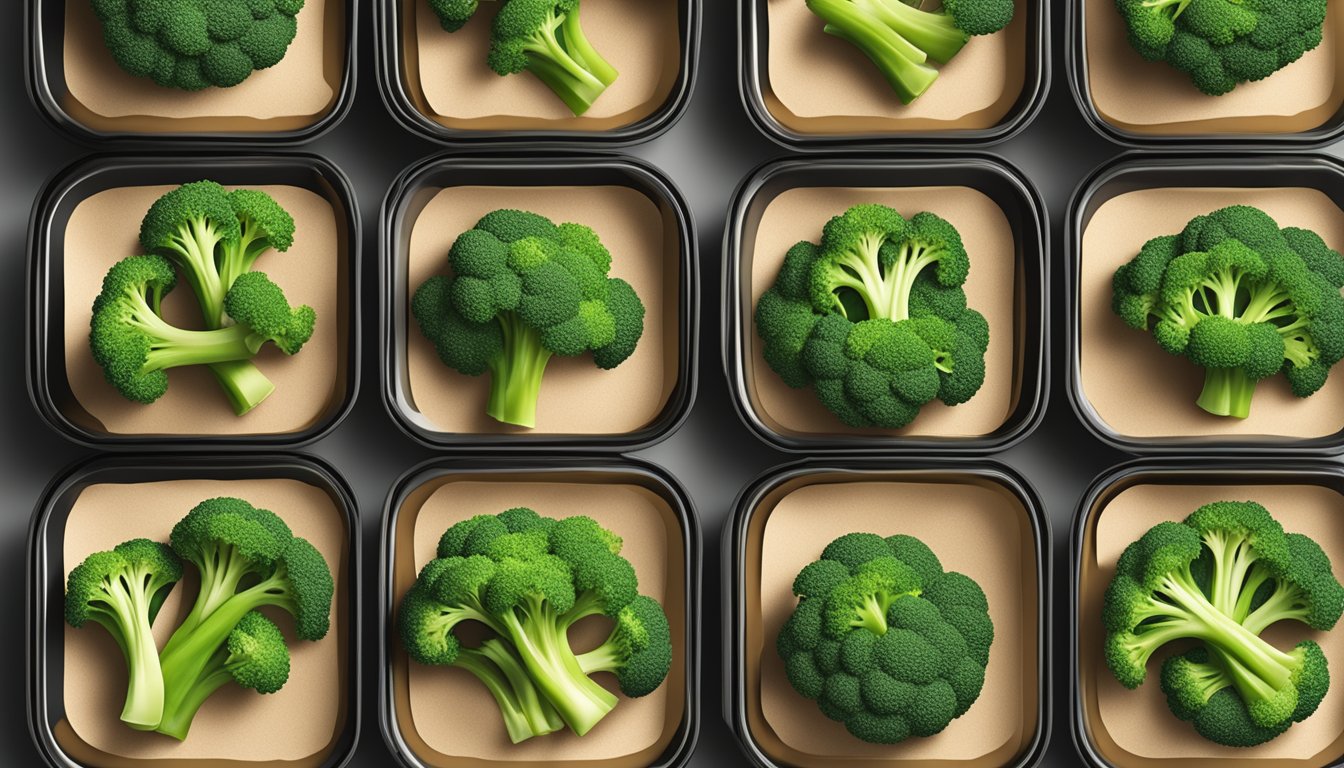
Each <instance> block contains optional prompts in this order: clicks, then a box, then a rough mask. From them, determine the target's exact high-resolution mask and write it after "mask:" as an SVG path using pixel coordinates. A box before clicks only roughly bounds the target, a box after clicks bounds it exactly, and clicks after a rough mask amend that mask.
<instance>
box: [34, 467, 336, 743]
mask: <svg viewBox="0 0 1344 768" xmlns="http://www.w3.org/2000/svg"><path fill="white" fill-rule="evenodd" d="M239 480H241V481H249V480H260V481H269V480H289V481H297V482H299V483H303V484H304V485H307V486H312V487H313V488H315V489H317V490H318V491H319V492H320V493H321V494H323V496H324V497H325V498H326V499H327V500H329V503H330V504H331V506H332V508H333V509H334V510H335V512H336V514H337V515H338V516H339V521H338V523H339V525H340V526H341V528H342V533H341V537H340V538H341V539H342V547H343V548H344V558H345V563H346V566H345V569H344V572H343V573H341V572H339V571H338V572H337V573H335V574H334V575H335V576H336V580H337V585H338V586H337V593H336V594H337V598H338V599H340V598H341V597H342V596H343V597H344V603H343V604H341V607H340V610H341V613H342V614H343V616H344V621H342V622H340V623H337V624H334V625H333V627H332V631H331V632H330V633H329V634H328V635H327V638H325V640H326V641H327V642H336V643H339V644H340V647H341V651H340V656H339V657H340V658H341V659H342V664H343V670H342V672H341V674H342V676H343V678H344V679H343V680H342V681H341V682H340V683H339V684H338V685H337V688H338V689H339V691H340V696H341V698H342V701H341V703H340V706H338V708H337V715H336V721H335V732H334V733H333V734H332V738H331V740H330V742H328V744H327V745H326V747H325V748H323V749H322V750H321V751H320V752H318V753H315V754H314V755H312V756H310V757H309V758H306V759H305V760H300V761H298V762H295V763H286V764H294V765H308V766H312V768H319V767H320V768H339V767H340V766H343V765H345V764H346V763H348V762H350V759H351V757H352V756H353V754H354V750H355V745H356V744H357V743H358V741H359V734H360V724H361V719H362V712H361V708H360V706H359V701H360V689H361V687H362V678H361V668H362V665H363V654H362V653H361V650H360V644H361V627H362V625H363V621H362V616H361V606H362V600H361V595H360V588H359V585H360V584H361V572H362V570H361V569H362V557H361V543H360V535H359V531H360V527H359V520H358V515H357V512H356V508H355V501H354V496H353V494H352V493H351V490H350V488H349V486H347V485H346V483H345V481H344V480H343V479H342V478H341V477H340V476H339V475H337V474H336V472H335V471H334V470H333V469H331V468H330V467H329V466H327V465H326V464H325V463H324V462H321V461H319V460H317V459H314V458H312V457H306V456H301V455H295V454H291V455H284V456H282V455H269V454H258V455H255V456H246V457H244V456H235V455H214V456H210V455H199V456H190V457H181V456H166V455H162V454H134V455H124V456H117V457H106V458H101V459H95V460H92V461H88V462H81V463H79V464H77V465H75V466H73V467H71V468H69V469H67V470H66V471H65V472H63V473H62V474H61V475H60V476H58V477H57V478H56V479H55V480H53V481H52V482H51V483H50V484H49V485H48V487H47V490H46V491H45V492H44V494H43V496H42V499H41V500H40V501H39V503H38V506H37V508H36V509H35V510H34V512H33V520H32V526H31V529H30V531H29V541H28V555H27V565H28V573H27V584H28V589H27V606H26V608H27V629H26V634H27V642H28V648H29V658H28V669H27V681H26V683H27V689H26V690H27V695H28V700H29V703H28V716H29V722H28V726H29V732H30V734H31V736H32V738H33V741H34V743H35V744H36V745H37V747H38V749H39V751H40V753H41V756H42V759H43V760H44V761H46V763H47V764H48V765H51V766H56V767H57V768H79V767H80V766H84V765H89V764H90V763H88V762H86V761H87V760H90V759H93V760H101V759H102V758H99V757H97V755H99V754H100V753H99V752H98V750H97V747H91V746H90V745H88V744H86V743H85V742H84V741H83V739H82V738H81V735H75V732H74V731H71V729H70V726H69V724H68V721H67V720H66V705H65V701H64V666H63V665H64V648H65V641H64V637H65V621H64V608H63V605H64V600H65V597H64V596H65V572H66V565H67V564H66V563H65V562H64V556H63V554H62V551H63V545H64V539H65V536H66V519H67V516H68V515H69V514H70V512H71V510H72V508H73V507H74V505H75V503H76V501H77V499H78V498H79V496H80V494H81V493H83V492H84V491H85V490H86V489H88V488H90V487H93V486H99V485H121V484H135V483H159V482H172V481H179V482H180V481H239ZM147 503H152V500H150V501H147ZM181 511H182V512H183V513H185V512H186V510H185V509H184V510H181ZM167 535H168V531H167V530H164V531H163V539H162V540H163V541H166V540H167ZM116 543H118V542H117V541H116V540H115V539H114V540H111V541H107V542H105V546H106V547H108V548H110V547H112V546H113V545H115V544H116ZM96 631H100V632H101V631H102V630H96ZM91 750H92V751H91ZM147 762H153V761H147ZM198 763H199V764H212V763H211V762H210V761H196V760H185V761H183V762H182V763H181V764H182V765H184V766H190V765H193V764H198ZM118 764H125V763H124V762H123V763H118ZM254 764H257V765H265V764H266V763H265V762H264V761H256V762H254Z"/></svg>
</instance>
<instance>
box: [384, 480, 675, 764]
mask: <svg viewBox="0 0 1344 768" xmlns="http://www.w3.org/2000/svg"><path fill="white" fill-rule="evenodd" d="M662 493H663V492H662V490H661V489H659V488H658V487H657V486H656V485H655V484H653V483H651V482H649V481H648V480H646V479H645V478H643V477H641V476H639V475H637V474H634V473H623V472H620V471H601V472H597V471H584V472H547V473H528V472H525V471H519V472H509V473H504V474H500V473H490V474H486V473H473V472H467V473H460V474H451V475H445V476H441V477H438V478H435V479H432V480H430V481H428V482H426V483H425V484H424V485H422V486H420V487H419V488H416V489H415V490H414V491H412V492H411V494H410V495H408V496H407V497H406V500H405V501H404V502H403V504H402V506H401V509H400V510H399V511H398V513H397V519H396V524H395V530H394V532H393V536H394V539H395V540H394V542H393V544H392V547H393V552H392V553H391V554H392V556H393V558H394V563H393V572H392V601H393V608H392V616H391V618H390V621H392V622H395V621H396V615H397V613H396V612H397V610H398V607H399V606H400V604H401V598H402V596H404V595H405V593H406V591H407V590H408V589H409V588H410V586H411V584H412V583H414V581H415V577H416V574H417V573H419V570H420V568H421V567H423V566H424V564H425V563H427V562H429V560H430V559H432V558H433V556H434V552H435V549H436V547H437V545H438V540H439V537H440V536H441V535H442V534H443V532H444V531H445V530H447V529H448V528H449V527H450V526H451V525H452V524H453V523H456V522H458V521H460V520H463V519H466V518H468V517H471V516H474V515H478V514H497V513H499V512H502V511H504V510H505V509H509V508H510V507H517V506H526V507H531V508H533V509H535V510H536V511H537V512H538V513H539V514H542V515H545V516H547V517H556V518H560V517H570V516H573V515H588V516H589V517H592V518H593V519H595V520H597V521H598V522H599V523H601V524H602V525H603V526H604V527H606V528H609V529H610V530H612V531H614V532H615V533H616V534H617V535H618V536H620V537H621V538H622V539H623V540H624V547H623V548H622V550H621V555H622V556H624V557H625V558H627V559H628V560H630V562H631V563H632V564H633V565H634V566H635V571H636V573H637V574H638V576H639V591H640V593H641V594H646V595H648V596H650V597H652V598H654V599H655V600H658V601H659V602H660V603H662V605H663V609H664V610H665V612H666V613H667V617H668V622H669V624H670V627H671V633H672V643H673V657H672V668H671V671H670V672H669V674H668V677H667V680H666V681H665V682H664V683H663V685H662V686H660V687H659V688H658V689H657V690H656V691H654V692H653V693H651V694H649V695H648V696H645V697H642V698H638V699H631V698H627V697H625V696H624V695H621V694H620V693H619V692H618V691H619V689H618V688H616V687H615V680H614V678H613V676H611V675H606V674H601V675H597V676H596V677H595V678H594V679H595V680H598V681H599V682H600V683H601V684H602V685H603V686H604V687H606V688H608V690H611V691H613V692H616V693H617V696H618V698H619V699H620V703H618V704H617V705H616V708H615V709H613V710H612V711H611V713H610V714H608V715H607V716H606V717H605V718H603V719H602V721H601V722H600V723H598V725H597V726H596V727H595V728H593V730H591V731H589V732H588V733H587V734H586V735H584V736H582V737H578V736H575V735H574V734H573V733H572V732H570V731H568V730H562V731H557V732H555V733H552V734H549V735H546V736H538V737H535V738H533V739H530V740H528V741H525V742H523V743H521V744H512V743H510V741H509V738H508V735H507V734H506V733H505V730H504V725H503V722H502V721H501V720H500V716H499V711H498V707H497V706H496V704H495V702H494V699H493V698H492V697H491V696H490V694H489V693H488V692H487V691H486V690H485V688H484V687H483V686H481V684H480V682H479V681H478V680H476V678H474V677H473V676H471V675H470V674H468V673H465V672H462V671H461V670H457V669H451V668H435V667H427V666H424V665H421V664H417V663H415V662H412V661H411V660H410V659H409V657H408V656H407V655H406V653H405V651H404V650H403V649H402V647H401V644H400V640H399V639H398V638H397V636H396V631H395V628H394V627H395V625H393V627H389V628H388V630H387V631H388V632H389V633H390V637H389V643H390V644H391V654H390V655H391V665H392V669H391V674H392V697H393V701H392V705H393V709H394V715H395V718H396V722H395V724H394V727H395V728H396V729H397V731H398V735H399V736H400V737H401V738H402V739H403V740H404V741H405V742H406V744H407V745H408V746H409V748H410V749H411V751H412V752H413V753H414V755H415V757H416V758H417V759H418V760H420V761H421V762H423V763H424V764H425V765H428V766H433V767H434V768H469V767H471V766H482V765H484V766H491V765H507V766H531V765H546V766H554V767H555V768H582V767H584V766H600V767H602V768H638V767H639V766H647V765H650V764H652V763H653V762H654V761H655V760H656V759H657V758H658V756H659V755H661V754H662V753H663V752H664V750H666V749H667V747H668V745H669V744H670V743H671V741H672V739H673V737H674V736H675V734H676V732H677V729H678V728H679V727H680V725H681V722H682V719H683V717H684V716H685V712H684V709H685V707H684V700H685V685H686V680H685V675H686V649H685V648H684V647H683V642H682V638H684V637H685V636H686V633H685V627H686V624H685V622H686V616H687V615H688V610H689V599H690V596H689V595H686V594H685V592H684V588H683V586H682V585H684V584H685V573H684V572H683V566H682V563H683V562H684V558H685V546H686V544H685V542H684V541H682V537H681V536H682V534H681V526H680V524H679V522H678V520H677V515H676V512H674V510H673V505H672V503H671V502H670V501H669V500H668V499H666V498H664V496H663V495H662ZM609 631H610V623H609V621H608V620H604V619H601V618H591V619H586V620H584V621H583V622H580V623H579V624H577V625H576V626H575V627H574V629H573V630H572V633H571V637H572V638H573V644H574V647H575V648H577V649H582V650H586V649H588V648H592V647H595V646H597V645H598V644H599V643H601V642H602V640H604V639H605V638H606V636H607V634H608V632H609Z"/></svg>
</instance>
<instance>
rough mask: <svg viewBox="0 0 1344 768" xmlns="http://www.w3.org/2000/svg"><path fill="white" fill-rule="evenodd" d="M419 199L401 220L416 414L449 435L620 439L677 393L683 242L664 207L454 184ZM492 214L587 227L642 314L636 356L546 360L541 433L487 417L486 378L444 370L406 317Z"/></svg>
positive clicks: (576, 189) (608, 190) (608, 194)
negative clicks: (457, 248) (420, 292)
mask: <svg viewBox="0 0 1344 768" xmlns="http://www.w3.org/2000/svg"><path fill="white" fill-rule="evenodd" d="M424 195H425V200H426V202H425V203H424V204H423V208H422V209H421V210H419V212H418V213H417V214H415V215H414V216H411V215H408V216H407V220H408V222H409V223H408V224H407V226H409V227H410V238H409V247H408V248H407V251H406V253H407V256H406V258H407V259H408V269H407V276H408V279H407V284H406V286H405V290H406V305H407V308H406V313H407V317H406V336H407V338H406V342H405V343H406V344H407V355H406V374H405V375H406V381H407V392H408V395H407V397H408V400H409V401H410V402H409V405H410V406H411V407H413V408H414V409H415V410H416V411H417V413H416V414H414V415H415V416H418V417H419V418H421V419H423V420H424V421H425V422H427V424H428V425H429V427H430V428H432V429H434V430H436V431H440V432H445V433H456V434H482V433H492V434H582V435H604V434H609V435H619V434H627V433H631V432H635V431H638V430H639V429H641V428H642V427H645V426H647V425H649V424H651V423H653V422H654V421H655V420H656V419H657V418H658V417H659V415H660V414H662V412H663V410H664V408H665V407H666V406H667V403H668V401H669V400H670V398H671V396H672V392H673V390H674V389H675V388H676V384H677V378H678V364H677V353H678V351H679V349H680V344H681V343H683V342H682V340H681V339H680V338H679V334H678V321H677V313H678V307H679V306H680V301H681V297H680V296H679V290H680V289H679V285H680V280H679V260H678V257H677V254H678V252H679V248H680V243H679V242H678V235H677V228H676V226H675V224H674V223H673V220H672V219H671V218H670V217H671V216H672V212H671V210H670V209H666V208H662V207H660V205H659V204H657V203H655V202H654V201H653V200H652V199H650V198H649V197H648V196H647V195H645V194H644V193H642V192H640V191H638V190H636V189H634V188H632V187H625V186H619V185H603V186H573V187H494V186H489V187H487V186H457V187H447V188H443V189H440V190H425V191H424ZM415 207H419V206H414V207H413V208H412V210H414V209H415ZM497 208H519V209H523V210H528V211H533V212H535V213H539V214H541V215H543V216H546V217H548V218H550V219H551V220H553V221H555V222H556V223H561V222H566V221H573V222H577V223H580V224H586V225H588V226H590V227H592V228H593V229H594V230H595V231H596V232H597V233H598V235H599V236H600V237H601V239H602V243H603V244H604V245H605V246H606V247H607V249H608V250H610V251H611V254H612V266H611V272H610V275H611V276H612V277H619V278H622V279H623V280H625V281H626V282H628V283H630V285H631V286H632V287H633V288H634V289H635V292H636V293H637V294H639V297H640V299H641V300H642V301H643V302H644V308H645V316H644V335H643V336H642V337H641V338H640V341H639V345H638V346H637V347H636V348H635V352H634V354H632V355H631V356H630V357H629V358H628V359H626V360H625V362H623V363H621V364H620V365H618V366H617V367H615V368H613V369H611V370H602V369H601V368H598V367H597V366H596V365H595V364H594V363H593V360H592V355H590V354H585V355H580V356H577V357H559V356H556V357H552V358H551V360H550V362H549V363H547V365H546V374H545V377H544V378H543V379H542V384H541V396H540V398H539V399H538V402H537V425H536V428H535V429H530V430H528V429H524V428H521V427H516V426H513V425H509V424H503V423H501V422H498V421H496V420H495V419H493V418H491V417H490V416H489V415H487V414H486V412H485V408H486V404H487V402H488V400H489V397H490V377H489V376H488V375H481V376H465V375H463V374H460V373H458V372H457V371H454V370H453V369H451V368H449V367H447V366H446V365H444V364H443V361H442V360H440V359H439V357H438V355H437V353H436V352H435V351H434V346H433V344H431V343H430V342H429V340H428V339H426V338H425V336H424V334H422V333H421V332H420V326H419V323H417V322H416V320H415V317H414V316H412V315H411V314H410V303H411V301H410V299H411V297H412V296H413V295H414V294H415V291H416V289H418V288H419V287H420V286H421V284H423V283H424V281H425V280H427V279H428V278H429V277H431V276H433V275H446V274H451V268H450V267H449V264H448V251H449V249H450V248H451V247H452V244H453V242H454V241H455V240H456V239H457V237H458V236H459V235H460V234H461V233H462V232H465V231H466V230H468V229H471V228H472V226H474V225H475V224H476V222H477V221H478V220H479V219H480V218H481V216H483V215H485V214H487V213H489V212H490V211H493V210H495V209H497Z"/></svg>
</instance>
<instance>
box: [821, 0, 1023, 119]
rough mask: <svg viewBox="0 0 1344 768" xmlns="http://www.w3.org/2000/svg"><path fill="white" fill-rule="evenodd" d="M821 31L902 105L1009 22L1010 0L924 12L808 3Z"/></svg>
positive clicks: (853, 1) (900, 4)
mask: <svg viewBox="0 0 1344 768" xmlns="http://www.w3.org/2000/svg"><path fill="white" fill-rule="evenodd" d="M807 7H808V9H810V10H811V11H812V13H814V14H816V15H817V16H818V17H820V18H821V20H822V21H824V22H826V26H825V31H826V33H827V34H830V35H834V36H836V37H838V38H840V39H841V40H844V41H846V42H848V43H850V44H852V45H854V46H855V47H857V48H858V49H859V50H860V51H862V52H863V54H864V55H865V56H867V57H868V58H869V59H870V60H871V61H872V62H873V64H875V65H877V68H878V71H880V72H881V73H882V77H883V78H885V79H886V81H887V84H888V85H890V86H891V89H892V90H893V91H895V92H896V95H897V97H898V98H900V100H901V103H902V104H909V103H910V102H912V101H914V100H915V99H917V98H919V97H920V96H921V95H922V94H923V93H924V92H925V91H927V90H928V89H929V86H931V85H933V81H934V80H937V79H938V70H937V69H936V68H935V67H933V66H932V64H930V62H934V63H938V64H946V63H947V62H949V61H951V60H952V57H953V56H956V55H957V53H959V52H960V51H961V49H962V48H963V47H964V46H965V45H966V43H967V42H968V41H969V40H970V39H971V37H972V36H975V35H991V34H994V33H995V32H998V31H999V30H1001V29H1003V28H1004V27H1006V26H1008V24H1009V23H1011V22H1012V20H1013V0H943V2H942V6H941V7H940V8H937V9H936V10H922V9H921V8H920V7H919V4H918V3H911V2H905V1H904V0H807Z"/></svg>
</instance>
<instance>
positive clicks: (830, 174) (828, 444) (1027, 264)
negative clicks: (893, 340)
mask: <svg viewBox="0 0 1344 768" xmlns="http://www.w3.org/2000/svg"><path fill="white" fill-rule="evenodd" d="M805 187H837V188H868V187H871V188H875V189H895V188H915V187H968V188H971V189H973V190H975V191H977V192H979V193H981V194H983V195H985V196H987V197H988V198H990V199H991V200H992V201H993V202H994V203H996V204H997V205H998V207H999V208H1000V209H1002V212H1003V214H1004V216H1005V218H1006V220H1007V223H1008V226H1009V227H1010V228H1011V230H1012V235H1013V239H1014V241H1015V247H1014V253H1015V256H1014V258H1015V265H1014V268H1013V274H1014V278H1013V279H1014V284H1015V285H1014V293H1015V298H1014V307H1013V310H1014V312H1013V316H1014V318H1015V322H1016V325H1017V328H1016V329H1015V330H1016V331H1017V333H1016V338H1015V339H1014V342H1013V343H1014V350H1013V361H1014V363H1013V369H1014V370H1013V376H1014V381H1013V386H1012V398H1013V399H1012V401H1011V402H1010V412H1009V413H1008V414H1007V416H1006V418H1005V419H1004V421H1003V423H1002V424H1001V425H1000V426H998V427H997V428H995V429H994V430H993V431H992V432H990V433H988V434H985V435H982V436H977V437H940V436H936V435H922V436H917V435H894V436H893V435H887V434H884V433H881V432H879V431H877V430H850V431H846V430H845V427H844V425H843V424H842V423H841V422H840V420H839V419H838V418H832V419H831V420H830V421H831V422H833V423H834V431H833V432H827V433H821V432H809V433H801V432H796V433H792V434H790V433H786V432H785V431H783V430H782V429H778V428H776V427H774V426H771V425H770V424H769V423H767V419H766V416H767V414H765V413H764V412H763V411H762V410H761V407H760V405H759V404H758V403H757V402H756V395H755V391H754V389H753V386H752V385H751V382H750V380H749V376H750V375H753V374H751V373H750V370H749V369H751V368H752V366H753V365H754V363H755V360H754V346H753V345H755V344H758V343H759V338H758V337H757V335H756V329H755V323H754V321H753V320H752V316H753V314H754V312H755V306H754V304H753V299H752V290H753V286H752V272H751V270H752V267H751V264H750V261H749V259H750V257H751V253H752V251H753V249H754V248H755V239H756V233H757V230H758V228H759V225H760V223H761V218H762V214H763V212H764V210H765V208H766V207H767V206H768V205H769V204H770V203H771V202H772V201H774V200H775V199H776V197H777V196H778V195H780V194H781V193H783V192H786V191H789V190H794V189H799V188H805ZM930 208H932V209H934V210H933V212H934V213H937V212H938V211H937V210H936V207H935V206H932V205H931V206H930ZM917 210H920V209H918V208H915V209H912V210H908V211H902V213H903V214H906V215H913V214H914V213H915V212H916V211H917ZM842 212H843V207H842V206H838V207H837V209H836V210H835V211H834V214H835V215H839V214H840V213H842ZM1049 231H1050V230H1049V224H1048V221H1047V213H1046V209H1045V205H1044V203H1042V201H1041V199H1040V195H1039V194H1038V193H1037V192H1036V189H1035V187H1033V186H1032V184H1031V182H1030V181H1029V180H1028V179H1027V178H1026V177H1025V176H1023V175H1022V174H1021V173H1020V172H1019V171H1017V170H1016V169H1015V168H1013V167H1012V166H1009V165H1007V164H1006V163H1003V162H1002V161H999V160H995V159H993V158H990V157H987V156H983V155H969V154H957V155H949V156H923V155H921V156H908V157H904V158H881V159H876V158H872V159H866V158H853V157H840V156H837V157H825V158H804V159H785V160H777V161H772V162H769V163H766V164H765V165H763V166H761V167H759V168H757V169H756V170H755V171H753V172H752V173H751V174H750V175H748V177H747V178H746V180H745V181H743V182H742V184H741V185H740V186H739V187H738V189H737V192H736V193H735V194H734V196H733V203H732V207H731V209H730V211H729V219H728V224H727V227H726V229H725V232H724V280H723V291H724V293H723V306H724V310H723V313H724V336H723V350H724V351H723V355H724V358H723V363H724V369H725V371H726V372H727V375H728V382H729V388H730V389H731V390H732V397H733V404H734V406H735V407H736V408H737V412H738V415H739V416H740V417H741V418H742V420H743V422H744V423H745V424H746V425H747V427H749V428H750V429H751V431H752V432H754V433H755V434H756V435H757V436H758V437H759V438H761V439H762V440H764V441H765V442H767V443H769V444H770V445H772V446H774V447H776V448H779V449H782V450H786V451H796V452H807V453H812V452H827V451H844V452H850V453H877V452H918V453H925V452H929V451H960V452H967V453H970V452H980V453H983V452H989V451H998V450H1002V449H1004V448H1007V447H1008V446H1010V445H1013V444H1014V443H1016V442H1018V441H1020V440H1022V439H1023V438H1025V437H1026V436H1027V435H1028V434H1030V433H1031V431H1032V430H1034V429H1035V428H1036V426H1037V425H1038V424H1039V423H1040V419H1041V416H1042V414H1043V412H1044V405H1045V401H1046V397H1047V394H1048V390H1049V375H1048V371H1049V334H1048V333H1047V328H1048V327H1049V307H1048V298H1047V297H1048V291H1047V290H1046V286H1047V285H1049V280H1048V274H1049V263H1050V260H1049V257H1048V248H1049V240H1048V238H1047V233H1048V232H1049ZM820 237H821V230H820V228H818V229H817V231H816V232H814V233H810V234H809V235H808V239H810V240H812V241H813V242H817V240H819V238H820ZM976 263H977V262H976V254H974V253H972V254H971V270H972V273H974V271H975V269H976ZM770 279H771V280H772V281H773V279H774V278H773V276H771V277H770ZM972 306H973V307H974V303H972ZM992 332H993V331H992V329H991V333H992ZM763 370H764V373H763V374H762V375H768V376H774V375H775V374H774V372H773V371H770V370H769V369H768V368H766V369H763ZM982 391H983V390H982ZM809 407H810V404H809ZM816 407H817V408H822V406H821V405H820V404H817V405H816ZM959 407H965V406H959ZM823 410H824V409H823ZM918 425H919V418H918V417H916V419H915V421H914V426H915V427H918Z"/></svg>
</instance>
